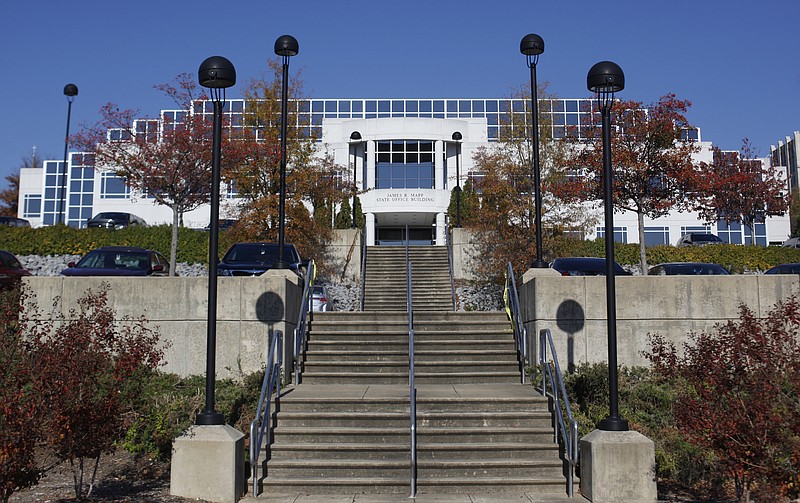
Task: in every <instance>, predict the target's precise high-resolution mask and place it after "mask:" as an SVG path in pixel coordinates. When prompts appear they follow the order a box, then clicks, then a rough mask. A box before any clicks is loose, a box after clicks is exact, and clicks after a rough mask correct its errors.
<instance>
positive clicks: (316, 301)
mask: <svg viewBox="0 0 800 503" xmlns="http://www.w3.org/2000/svg"><path fill="white" fill-rule="evenodd" d="M311 310H312V311H316V312H318V313H324V312H327V311H333V302H331V301H330V297H328V290H327V288H325V287H324V286H322V285H314V286H312V287H311Z"/></svg>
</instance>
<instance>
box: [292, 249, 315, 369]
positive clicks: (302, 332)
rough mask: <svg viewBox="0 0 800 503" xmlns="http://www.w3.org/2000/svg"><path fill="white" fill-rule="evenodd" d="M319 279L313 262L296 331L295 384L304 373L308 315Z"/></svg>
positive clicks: (307, 272)
mask: <svg viewBox="0 0 800 503" xmlns="http://www.w3.org/2000/svg"><path fill="white" fill-rule="evenodd" d="M316 277H317V264H316V263H315V262H314V261H313V260H312V261H310V262H309V263H308V269H307V270H306V277H305V281H304V282H303V283H304V285H305V286H304V287H303V295H302V296H301V302H300V312H299V313H298V315H297V325H295V329H294V383H295V384H300V379H301V377H302V373H303V360H304V359H305V351H306V335H307V334H308V313H309V311H310V310H311V297H312V295H313V293H312V288H311V287H312V286H314V280H315V279H316Z"/></svg>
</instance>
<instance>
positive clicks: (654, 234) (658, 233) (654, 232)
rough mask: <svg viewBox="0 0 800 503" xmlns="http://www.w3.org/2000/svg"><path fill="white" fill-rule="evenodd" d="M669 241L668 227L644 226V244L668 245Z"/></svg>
mask: <svg viewBox="0 0 800 503" xmlns="http://www.w3.org/2000/svg"><path fill="white" fill-rule="evenodd" d="M668 244H670V241H669V227H645V228H644V245H645V246H658V245H668Z"/></svg>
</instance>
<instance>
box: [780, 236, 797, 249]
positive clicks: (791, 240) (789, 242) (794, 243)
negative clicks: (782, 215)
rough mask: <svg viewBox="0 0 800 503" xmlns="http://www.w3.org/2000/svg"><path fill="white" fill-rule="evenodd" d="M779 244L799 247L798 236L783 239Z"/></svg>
mask: <svg viewBox="0 0 800 503" xmlns="http://www.w3.org/2000/svg"><path fill="white" fill-rule="evenodd" d="M781 246H786V247H787V248H800V238H798V237H794V238H789V239H787V240H786V241H784V242H783V244H782V245H781Z"/></svg>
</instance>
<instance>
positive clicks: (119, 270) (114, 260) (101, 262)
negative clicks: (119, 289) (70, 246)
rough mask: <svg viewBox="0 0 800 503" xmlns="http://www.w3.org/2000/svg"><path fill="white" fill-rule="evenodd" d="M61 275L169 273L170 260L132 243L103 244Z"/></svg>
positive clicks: (152, 274)
mask: <svg viewBox="0 0 800 503" xmlns="http://www.w3.org/2000/svg"><path fill="white" fill-rule="evenodd" d="M61 274H62V275H63V276H169V261H168V260H167V259H166V258H165V257H164V256H163V255H161V254H160V253H158V252H157V251H153V250H146V249H144V248H137V247H134V246H104V247H102V248H98V249H96V250H92V251H90V252H89V253H87V254H86V255H84V256H83V258H82V259H80V260H79V261H78V263H77V264H75V263H72V262H71V263H70V264H69V267H67V268H66V269H64V270H63V271H61Z"/></svg>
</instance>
